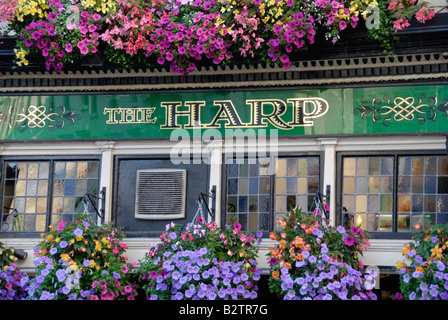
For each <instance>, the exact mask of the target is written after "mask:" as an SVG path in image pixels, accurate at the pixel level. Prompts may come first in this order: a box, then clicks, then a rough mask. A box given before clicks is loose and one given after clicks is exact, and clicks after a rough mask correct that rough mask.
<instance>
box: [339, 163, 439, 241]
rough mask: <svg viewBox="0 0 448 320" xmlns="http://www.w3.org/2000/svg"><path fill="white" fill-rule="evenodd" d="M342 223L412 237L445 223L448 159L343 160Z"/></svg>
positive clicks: (371, 230)
mask: <svg viewBox="0 0 448 320" xmlns="http://www.w3.org/2000/svg"><path fill="white" fill-rule="evenodd" d="M342 209H343V212H344V218H345V220H344V223H346V222H349V223H350V224H351V225H356V226H361V227H362V228H364V229H365V230H367V231H370V232H398V233H400V232H401V233H404V232H411V231H413V230H414V227H415V225H416V224H420V225H425V224H427V223H430V224H438V223H447V222H448V157H447V156H440V155H428V156H427V155H424V156H420V155H415V156H413V155H411V156H408V155H400V154H396V155H390V156H345V157H343V158H342Z"/></svg>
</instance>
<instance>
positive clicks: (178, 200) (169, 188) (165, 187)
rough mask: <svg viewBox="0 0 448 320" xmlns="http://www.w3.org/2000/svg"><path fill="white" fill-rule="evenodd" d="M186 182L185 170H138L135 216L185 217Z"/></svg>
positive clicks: (145, 217)
mask: <svg viewBox="0 0 448 320" xmlns="http://www.w3.org/2000/svg"><path fill="white" fill-rule="evenodd" d="M186 182H187V171H186V170H182V169H147V170H138V171H137V186H136V199H135V218H136V219H145V220H166V219H182V218H185V195H186Z"/></svg>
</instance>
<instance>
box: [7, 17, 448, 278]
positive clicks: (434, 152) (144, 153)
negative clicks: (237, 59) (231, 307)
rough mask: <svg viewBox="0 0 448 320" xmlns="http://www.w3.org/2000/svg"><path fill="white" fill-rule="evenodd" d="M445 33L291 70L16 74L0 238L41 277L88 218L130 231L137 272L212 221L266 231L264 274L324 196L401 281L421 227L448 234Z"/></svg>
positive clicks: (431, 25)
mask: <svg viewBox="0 0 448 320" xmlns="http://www.w3.org/2000/svg"><path fill="white" fill-rule="evenodd" d="M445 22H446V15H445V14H444V13H441V14H439V15H438V16H437V17H436V18H435V19H434V21H431V22H428V23H427V25H425V26H424V27H417V28H410V31H407V32H404V33H403V36H402V40H401V42H400V45H397V48H396V52H397V54H396V56H395V57H389V56H385V55H384V54H382V52H381V51H380V50H379V49H377V48H375V47H369V48H365V47H362V46H360V45H359V43H360V41H359V39H358V38H356V36H353V38H351V39H350V38H349V40H347V42H343V41H342V42H341V43H340V44H338V45H336V46H328V45H327V46H326V47H323V48H322V47H320V48H318V49H312V48H310V49H309V52H308V53H306V54H305V55H304V58H303V59H301V60H298V61H296V62H295V64H294V65H293V66H291V68H289V69H287V70H285V69H282V68H280V67H278V66H273V65H269V64H265V63H259V64H258V65H256V66H251V67H248V66H246V65H244V64H238V63H235V64H230V65H227V66H224V67H216V66H203V67H201V68H199V69H198V70H196V71H193V72H192V73H190V74H188V75H176V74H173V73H171V72H170V71H169V70H166V69H164V68H156V67H154V68H134V69H119V68H115V69H114V68H107V67H104V66H95V65H93V66H92V65H87V66H79V67H78V68H73V69H70V70H68V71H64V72H61V73H54V72H46V71H43V70H41V69H39V67H35V68H34V67H29V68H28V69H25V70H19V71H17V70H12V69H9V67H8V66H7V65H6V64H5V65H4V66H3V70H4V71H3V73H2V75H1V77H0V95H1V96H0V120H1V121H0V139H1V145H0V159H1V181H0V183H1V201H2V207H3V211H2V219H1V230H0V231H1V232H0V240H1V241H2V242H4V243H6V244H7V246H9V247H13V248H15V249H22V250H25V251H26V252H28V257H27V258H26V259H24V260H20V261H19V266H20V267H21V269H23V270H24V271H27V272H33V268H34V265H33V263H32V260H33V259H32V251H33V248H34V247H35V246H36V245H37V244H38V242H39V240H40V238H39V235H40V234H41V233H42V232H45V231H47V230H48V226H49V225H50V224H56V223H58V222H59V221H61V220H67V219H70V218H71V217H73V216H75V215H77V214H81V213H90V214H93V215H94V216H95V217H96V218H97V219H98V222H99V223H102V222H109V221H112V222H114V223H115V224H116V225H117V226H119V227H123V231H124V232H125V233H126V235H127V239H126V243H127V244H128V246H129V248H128V250H127V252H126V254H127V255H128V256H129V258H130V260H133V261H137V260H138V259H140V258H141V257H142V256H143V255H144V254H145V252H146V251H147V249H148V247H149V244H150V243H152V242H156V241H157V240H158V236H159V235H160V234H161V233H162V232H164V230H165V226H166V224H168V223H170V222H172V221H174V222H176V223H180V224H186V223H188V222H190V221H191V220H192V219H193V217H194V216H195V214H197V213H198V210H203V212H204V214H205V215H206V216H207V218H208V219H210V220H214V221H217V222H218V223H219V224H221V225H224V224H225V223H226V222H228V221H230V219H231V218H232V217H234V216H237V218H238V221H239V222H240V223H241V225H242V226H243V229H244V230H247V231H257V230H262V231H264V232H265V239H264V241H263V242H262V243H261V245H260V254H259V263H260V264H261V266H262V267H263V268H264V271H265V273H267V272H268V266H267V263H266V259H265V254H266V253H267V252H268V250H269V248H270V247H272V246H273V245H274V242H272V241H271V240H270V239H269V237H268V234H269V231H272V230H273V229H274V228H276V220H277V219H278V218H279V217H281V216H282V215H284V214H285V212H287V211H288V210H289V209H290V208H293V207H296V206H300V207H301V208H304V209H306V210H312V208H313V205H315V201H316V195H317V194H318V195H321V196H322V197H323V198H325V200H326V202H327V203H328V204H329V207H330V212H329V219H330V222H331V223H332V224H334V225H340V224H347V223H349V224H353V225H359V226H361V227H362V228H363V229H365V230H367V231H368V232H369V233H370V234H371V235H372V239H371V240H370V243H371V246H370V248H369V249H368V250H367V251H366V252H365V253H364V255H363V257H362V259H361V260H362V261H363V263H364V264H365V265H366V266H372V267H375V268H378V270H379V271H380V272H379V273H380V274H382V275H384V274H393V273H394V272H395V269H394V265H395V263H396V262H397V261H398V260H401V259H402V257H401V249H402V248H403V246H404V244H405V243H407V242H409V241H410V239H411V234H412V231H414V228H415V225H416V224H424V223H425V221H426V220H429V221H430V222H431V223H434V224H438V223H447V222H448V154H447V132H448V83H447V74H448V53H447V52H448V46H447V45H448V43H447V41H446V39H448V37H446V35H447V30H446V23H445ZM416 48H417V49H416ZM335 52H338V53H337V54H336V53H335ZM6 55H7V54H6V53H5V56H6ZM380 285H381V282H380Z"/></svg>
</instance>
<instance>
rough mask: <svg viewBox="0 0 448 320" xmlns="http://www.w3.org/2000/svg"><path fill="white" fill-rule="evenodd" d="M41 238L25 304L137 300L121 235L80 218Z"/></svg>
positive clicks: (63, 223) (61, 223)
mask: <svg viewBox="0 0 448 320" xmlns="http://www.w3.org/2000/svg"><path fill="white" fill-rule="evenodd" d="M42 238H43V240H42V241H41V242H40V244H39V245H38V246H37V247H36V248H35V256H36V257H35V261H34V262H35V264H36V277H34V278H33V279H32V280H31V281H30V284H29V289H28V295H29V299H30V300H133V299H134V297H135V296H136V295H137V291H136V286H135V285H134V283H132V282H131V279H130V277H129V271H130V270H131V268H133V264H129V263H128V262H127V259H126V258H125V257H124V256H123V255H122V254H123V253H124V251H125V250H126V248H127V246H126V244H124V243H123V242H122V240H123V238H124V234H123V233H121V232H120V230H118V229H116V228H113V227H112V226H110V225H103V226H98V225H96V224H95V223H94V222H93V221H92V220H91V219H90V218H89V217H86V216H80V217H79V218H78V219H77V220H75V221H73V222H71V223H67V222H66V221H62V222H60V223H59V224H58V225H57V226H56V227H53V226H51V230H50V231H49V232H48V233H45V234H43V235H42Z"/></svg>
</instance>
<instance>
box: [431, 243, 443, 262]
mask: <svg viewBox="0 0 448 320" xmlns="http://www.w3.org/2000/svg"><path fill="white" fill-rule="evenodd" d="M431 258H435V259H442V258H443V255H442V249H441V248H439V246H438V245H437V246H435V247H434V248H433V249H431Z"/></svg>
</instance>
